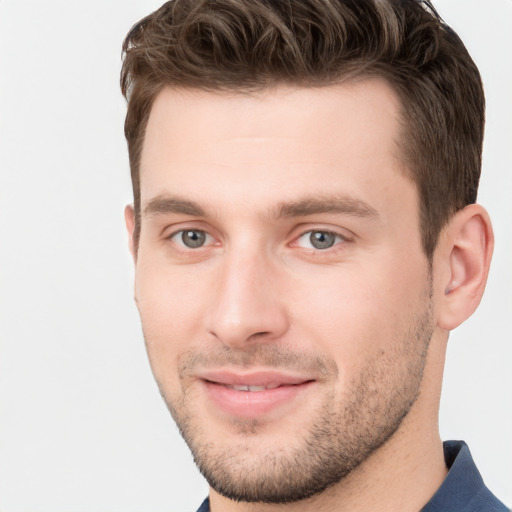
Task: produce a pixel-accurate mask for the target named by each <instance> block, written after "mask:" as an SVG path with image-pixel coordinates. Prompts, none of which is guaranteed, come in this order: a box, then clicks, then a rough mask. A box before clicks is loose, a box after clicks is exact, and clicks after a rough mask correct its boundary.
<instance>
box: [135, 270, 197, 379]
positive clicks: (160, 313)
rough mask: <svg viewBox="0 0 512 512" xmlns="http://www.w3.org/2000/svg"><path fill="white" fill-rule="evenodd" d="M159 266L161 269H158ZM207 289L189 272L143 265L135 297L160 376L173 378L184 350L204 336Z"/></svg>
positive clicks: (147, 343) (153, 366)
mask: <svg viewBox="0 0 512 512" xmlns="http://www.w3.org/2000/svg"><path fill="white" fill-rule="evenodd" d="M156 269H158V271H157V270H156ZM202 292H203V290H201V289H200V286H199V283H198V282H197V281H196V280H195V279H193V277H192V276H190V275H187V273H186V272H173V273H171V272H166V271H165V270H162V267H158V266H157V265H148V266H146V267H144V266H143V265H139V266H138V268H137V272H136V277H135V298H136V302H137V307H138V310H139V313H140V318H141V322H142V328H143V331H144V339H145V342H146V347H147V352H148V356H149V360H150V363H151V367H152V369H153V372H154V373H155V377H157V380H159V381H161V379H162V378H164V376H165V379H168V378H172V376H173V375H174V374H175V372H174V371H173V372H169V370H170V369H173V370H174V369H175V368H177V364H178V358H179V356H180V354H182V353H183V352H184V351H186V350H188V349H189V348H190V345H191V343H192V341H193V340H196V339H200V338H201V336H200V334H199V333H200V331H201V319H202V317H203V314H202V311H203V309H202V301H201V296H202Z"/></svg>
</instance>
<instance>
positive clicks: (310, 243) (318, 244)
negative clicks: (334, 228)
mask: <svg viewBox="0 0 512 512" xmlns="http://www.w3.org/2000/svg"><path fill="white" fill-rule="evenodd" d="M344 241H345V238H343V237H342V236H341V235H338V234H337V233H332V232H330V231H308V232H307V233H304V234H303V235H302V236H300V237H299V239H298V241H297V245H298V246H300V247H303V248H305V249H317V250H320V251H321V250H325V249H330V248H331V247H334V246H335V245H338V244H340V243H342V242H344Z"/></svg>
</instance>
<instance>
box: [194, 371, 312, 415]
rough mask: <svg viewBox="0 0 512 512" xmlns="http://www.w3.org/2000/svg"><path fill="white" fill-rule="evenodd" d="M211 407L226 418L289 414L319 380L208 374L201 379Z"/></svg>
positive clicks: (269, 374) (277, 375)
mask: <svg viewBox="0 0 512 512" xmlns="http://www.w3.org/2000/svg"><path fill="white" fill-rule="evenodd" d="M199 379H200V382H201V383H202V385H203V388H204V390H205V392H206V398H207V404H208V406H209V407H211V408H213V410H214V411H215V412H216V413H218V412H220V413H221V414H222V415H226V414H227V415H228V416H234V417H239V418H240V417H243V418H253V419H254V418H261V417H263V416H265V415H268V414H270V413H273V414H278V413H279V411H282V412H284V411H287V410H289V409H291V408H293V407H294V406H296V405H298V404H299V403H300V399H301V397H302V398H305V394H306V392H307V391H308V390H309V389H310V388H311V387H312V386H313V385H314V383H315V382H316V381H315V379H312V378H309V377H306V376H298V375H290V374H286V373H281V372H274V371H260V372H251V373H236V372H232V371H224V370H220V371H211V372H204V373H202V374H201V375H200V376H199Z"/></svg>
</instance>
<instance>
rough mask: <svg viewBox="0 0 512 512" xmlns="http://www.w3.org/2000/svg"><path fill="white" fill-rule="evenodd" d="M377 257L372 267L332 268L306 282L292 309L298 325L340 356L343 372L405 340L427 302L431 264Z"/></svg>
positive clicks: (328, 349)
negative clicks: (429, 265)
mask: <svg viewBox="0 0 512 512" xmlns="http://www.w3.org/2000/svg"><path fill="white" fill-rule="evenodd" d="M378 261H379V263H378V264H377V265H375V266H374V267H373V268H372V266H371V265H370V264H367V265H364V264H357V265H351V266H350V268H348V266H347V267H346V268H336V269H331V270H332V271H331V272H330V273H329V275H327V274H326V275H324V276H323V277H321V278H320V279H319V277H318V275H317V276H315V280H314V282H313V281H311V282H308V281H303V282H302V284H301V288H302V294H299V295H300V296H301V297H302V300H301V301H300V302H296V304H295V305H296V310H295V312H294V314H293V316H294V318H295V319H296V320H297V322H298V323H299V325H300V327H299V328H298V329H300V330H301V331H302V332H308V335H307V337H308V338H309V339H312V340H314V343H315V345H316V346H317V347H322V350H324V351H325V352H326V354H327V355H329V356H330V357H332V358H333V359H334V360H335V361H336V363H337V365H338V368H339V370H340V373H341V374H343V373H347V374H353V373H354V372H355V371H356V369H357V368H358V367H361V365H363V364H365V362H366V361H367V360H368V359H369V358H374V357H376V356H377V355H379V354H383V353H386V352H389V351H392V350H395V349H396V348H397V347H396V345H397V344H400V343H404V342H406V339H405V338H406V337H407V336H408V335H409V333H410V329H411V327H412V326H413V325H414V324H415V322H416V319H417V318H418V317H419V316H421V313H422V311H423V308H424V304H425V297H426V290H427V288H426V284H425V283H426V280H427V273H426V267H425V268H424V265H423V264H419V265H414V266H413V265H411V264H410V263H407V262H406V261H403V262H397V261H396V258H391V257H390V258H387V259H386V258H384V257H381V258H379V259H378ZM413 267H414V268H413Z"/></svg>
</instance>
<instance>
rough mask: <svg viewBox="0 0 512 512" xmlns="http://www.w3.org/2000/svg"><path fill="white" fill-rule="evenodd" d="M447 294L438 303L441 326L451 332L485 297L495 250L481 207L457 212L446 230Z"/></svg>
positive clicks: (442, 250)
mask: <svg viewBox="0 0 512 512" xmlns="http://www.w3.org/2000/svg"><path fill="white" fill-rule="evenodd" d="M440 243H441V244H442V245H443V247H442V248H440V249H441V253H442V256H441V257H442V258H444V260H445V261H444V262H443V263H444V265H443V266H444V268H445V269H446V270H447V271H446V272H444V273H443V279H444V282H443V283H441V287H442V289H443V290H444V294H443V295H442V296H441V298H440V304H439V306H440V307H439V316H438V325H439V327H441V328H443V329H446V330H452V329H454V328H455V327H457V326H458V325H460V324H461V323H462V322H464V320H466V319H467V318H469V317H470V316H471V315H472V314H473V312H474V311H475V310H476V308H477V307H478V304H479V303H480V300H481V298H482V295H483V292H484V289H485V284H486V282H487V276H488V273H489V266H490V263H491V257H492V251H493V247H494V236H493V231H492V225H491V221H490V219H489V215H488V214H487V212H486V211H485V209H484V208H483V207H482V206H481V205H478V204H472V205H469V206H466V207H465V208H464V209H462V210H460V211H459V212H457V213H456V214H455V215H454V217H453V218H452V219H451V220H450V222H449V223H448V225H447V226H446V228H445V229H444V230H443V235H442V240H441V241H440Z"/></svg>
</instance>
